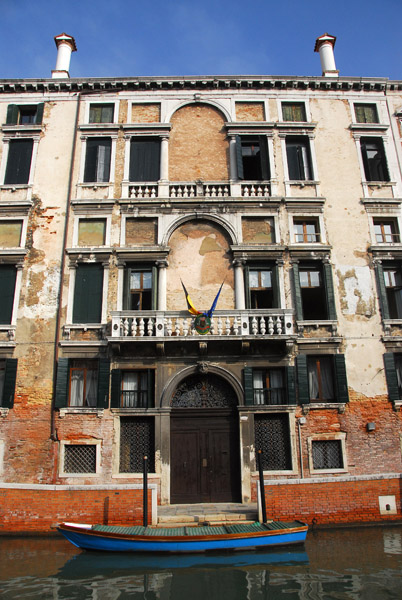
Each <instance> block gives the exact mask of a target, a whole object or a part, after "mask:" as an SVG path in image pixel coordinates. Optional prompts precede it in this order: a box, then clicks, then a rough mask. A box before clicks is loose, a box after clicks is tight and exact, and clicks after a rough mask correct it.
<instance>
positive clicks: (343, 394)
mask: <svg viewBox="0 0 402 600" xmlns="http://www.w3.org/2000/svg"><path fill="white" fill-rule="evenodd" d="M334 362H335V379H336V391H337V401H338V402H349V392H348V380H347V375H346V363H345V355H344V354H335V355H334Z"/></svg>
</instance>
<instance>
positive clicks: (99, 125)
mask: <svg viewBox="0 0 402 600" xmlns="http://www.w3.org/2000/svg"><path fill="white" fill-rule="evenodd" d="M94 104H113V105H114V110H113V121H112V124H117V123H118V122H119V106H120V100H118V99H115V100H111V99H110V98H107V97H106V98H105V97H103V98H99V99H96V100H94V99H93V98H91V99H90V100H87V101H86V102H85V107H84V123H87V124H89V125H91V127H96V129H97V130H98V129H100V130H102V129H104V128H105V127H107V125H111V123H89V112H90V109H91V105H94Z"/></svg>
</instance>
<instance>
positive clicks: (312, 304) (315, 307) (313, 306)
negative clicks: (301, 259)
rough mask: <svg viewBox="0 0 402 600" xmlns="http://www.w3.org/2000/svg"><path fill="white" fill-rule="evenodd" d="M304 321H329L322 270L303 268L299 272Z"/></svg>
mask: <svg viewBox="0 0 402 600" xmlns="http://www.w3.org/2000/svg"><path fill="white" fill-rule="evenodd" d="M299 278H300V291H301V301H302V307H303V319H304V320H307V321H308V320H314V319H318V320H319V319H323V320H325V319H328V310H327V298H326V290H325V285H324V281H323V273H322V269H321V268H320V267H319V266H311V267H309V266H305V267H304V266H303V267H300V271H299Z"/></svg>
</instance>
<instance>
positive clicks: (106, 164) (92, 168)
mask: <svg viewBox="0 0 402 600" xmlns="http://www.w3.org/2000/svg"><path fill="white" fill-rule="evenodd" d="M111 149H112V141H111V139H110V138H92V139H88V140H87V149H86V154H85V169H84V182H96V181H100V182H105V181H109V177H110V157H111V151H112V150H111ZM101 152H102V153H103V160H102V165H101V164H100V155H101Z"/></svg>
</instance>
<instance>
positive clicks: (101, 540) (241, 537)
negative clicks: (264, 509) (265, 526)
mask: <svg viewBox="0 0 402 600" xmlns="http://www.w3.org/2000/svg"><path fill="white" fill-rule="evenodd" d="M58 529H59V531H60V533H62V534H63V535H64V537H65V538H67V539H68V540H69V541H70V542H71V543H72V544H74V545H75V546H77V547H78V548H82V549H85V550H103V551H106V552H185V553H191V552H208V551H219V550H245V549H247V548H262V547H267V546H283V545H288V544H302V543H303V542H304V541H305V539H306V535H307V526H306V525H304V524H300V527H293V528H289V529H280V530H274V531H267V532H264V533H261V531H260V532H258V533H252V532H250V533H248V534H244V533H243V534H231V533H229V534H224V535H206V536H202V535H200V536H197V535H189V536H187V535H179V536H171V537H169V536H163V535H161V536H158V534H157V532H155V533H154V534H153V535H149V536H136V535H128V534H127V535H124V534H113V533H112V532H100V531H96V530H93V529H84V528H80V526H78V525H77V526H70V525H61V526H59V527H58Z"/></svg>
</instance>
